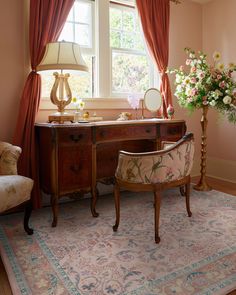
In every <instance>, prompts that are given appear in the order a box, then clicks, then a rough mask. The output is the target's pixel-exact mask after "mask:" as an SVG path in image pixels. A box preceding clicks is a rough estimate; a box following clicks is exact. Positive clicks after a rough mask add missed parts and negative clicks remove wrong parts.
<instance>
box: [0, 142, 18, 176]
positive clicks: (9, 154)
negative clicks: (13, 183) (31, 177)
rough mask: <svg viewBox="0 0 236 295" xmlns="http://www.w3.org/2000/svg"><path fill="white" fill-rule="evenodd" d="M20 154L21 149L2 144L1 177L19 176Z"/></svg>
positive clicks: (0, 152) (0, 150)
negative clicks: (18, 162)
mask: <svg viewBox="0 0 236 295" xmlns="http://www.w3.org/2000/svg"><path fill="white" fill-rule="evenodd" d="M20 153H21V148H20V147H18V146H14V145H11V144H10V143H7V142H0V175H15V174H17V160H18V158H19V156H20Z"/></svg>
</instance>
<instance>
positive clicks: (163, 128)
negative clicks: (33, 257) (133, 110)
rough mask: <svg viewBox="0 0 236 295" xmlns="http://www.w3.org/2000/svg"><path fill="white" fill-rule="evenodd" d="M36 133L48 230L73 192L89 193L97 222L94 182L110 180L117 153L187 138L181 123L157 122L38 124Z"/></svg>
mask: <svg viewBox="0 0 236 295" xmlns="http://www.w3.org/2000/svg"><path fill="white" fill-rule="evenodd" d="M35 128H36V135H37V140H38V145H39V163H40V164H39V169H40V187H41V189H42V190H43V191H44V192H46V193H48V194H51V204H52V211H53V222H52V226H56V225H57V220H58V199H59V198H60V197H61V196H63V195H65V194H68V193H72V192H81V193H85V192H91V194H92V199H91V212H92V215H93V216H94V217H97V216H98V213H97V212H96V210H95V207H96V201H97V194H98V192H97V188H96V187H97V182H98V181H103V182H106V181H107V180H110V179H112V178H113V177H114V174H115V170H116V166H117V162H118V153H119V150H125V151H129V152H147V151H153V150H156V149H160V147H161V142H162V141H163V140H165V141H177V140H178V139H180V138H181V137H182V136H183V135H184V134H185V132H186V125H185V122H184V121H183V120H160V119H144V120H130V121H101V122H93V123H68V124H55V123H52V124H49V123H38V124H36V125H35Z"/></svg>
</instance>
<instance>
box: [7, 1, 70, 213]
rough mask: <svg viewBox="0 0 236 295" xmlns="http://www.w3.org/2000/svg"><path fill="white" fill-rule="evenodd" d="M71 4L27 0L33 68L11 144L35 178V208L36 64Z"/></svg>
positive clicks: (22, 170)
mask: <svg viewBox="0 0 236 295" xmlns="http://www.w3.org/2000/svg"><path fill="white" fill-rule="evenodd" d="M73 3H74V0H53V1H52V0H31V1H30V20H29V49H30V59H31V68H32V70H31V72H30V73H29V75H28V78H27V80H26V83H25V86H24V89H23V93H22V96H21V101H20V107H19V114H18V118H17V125H16V128H15V134H14V138H13V143H14V144H15V145H18V146H20V147H21V148H22V154H21V157H20V160H19V166H18V173H19V174H21V175H24V176H27V177H30V178H32V179H33V180H34V189H33V192H32V201H33V206H34V208H39V207H40V206H41V197H40V190H39V179H38V165H37V159H36V157H37V153H36V150H35V149H36V145H35V131H34V123H35V117H36V114H37V112H38V108H39V102H40V96H41V77H40V75H39V74H37V72H36V67H37V65H38V64H39V63H40V62H41V59H42V58H43V55H44V51H45V46H46V44H47V43H48V42H53V41H56V40H57V39H58V37H59V35H60V33H61V31H62V29H63V26H64V24H65V22H66V19H67V16H68V14H69V12H70V9H71V7H72V5H73ZM42 164H43V163H42Z"/></svg>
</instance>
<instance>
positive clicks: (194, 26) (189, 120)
mask: <svg viewBox="0 0 236 295" xmlns="http://www.w3.org/2000/svg"><path fill="white" fill-rule="evenodd" d="M185 47H191V48H193V49H195V50H201V49H202V6H201V5H200V4H198V3H194V2H191V1H188V0H185V1H181V4H180V5H175V4H173V3H171V24H170V58H169V68H178V67H179V66H180V65H182V64H183V63H184V62H185V60H186V54H185V52H184V48H185ZM170 78H171V82H172V83H171V84H172V90H173V93H174V89H175V86H174V83H173V80H174V76H170ZM173 102H174V108H175V118H176V119H185V120H186V124H187V129H188V131H191V132H193V133H194V137H195V144H196V155H199V154H200V134H201V133H200V112H199V111H196V112H194V113H193V114H191V115H190V114H189V113H188V111H187V110H186V109H183V108H180V107H179V105H178V102H177V100H176V98H175V97H174V95H173Z"/></svg>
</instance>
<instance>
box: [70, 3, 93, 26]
mask: <svg viewBox="0 0 236 295" xmlns="http://www.w3.org/2000/svg"><path fill="white" fill-rule="evenodd" d="M74 7H75V21H76V22H79V23H86V24H89V23H90V18H91V4H89V3H82V2H77V1H75V4H74Z"/></svg>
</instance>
